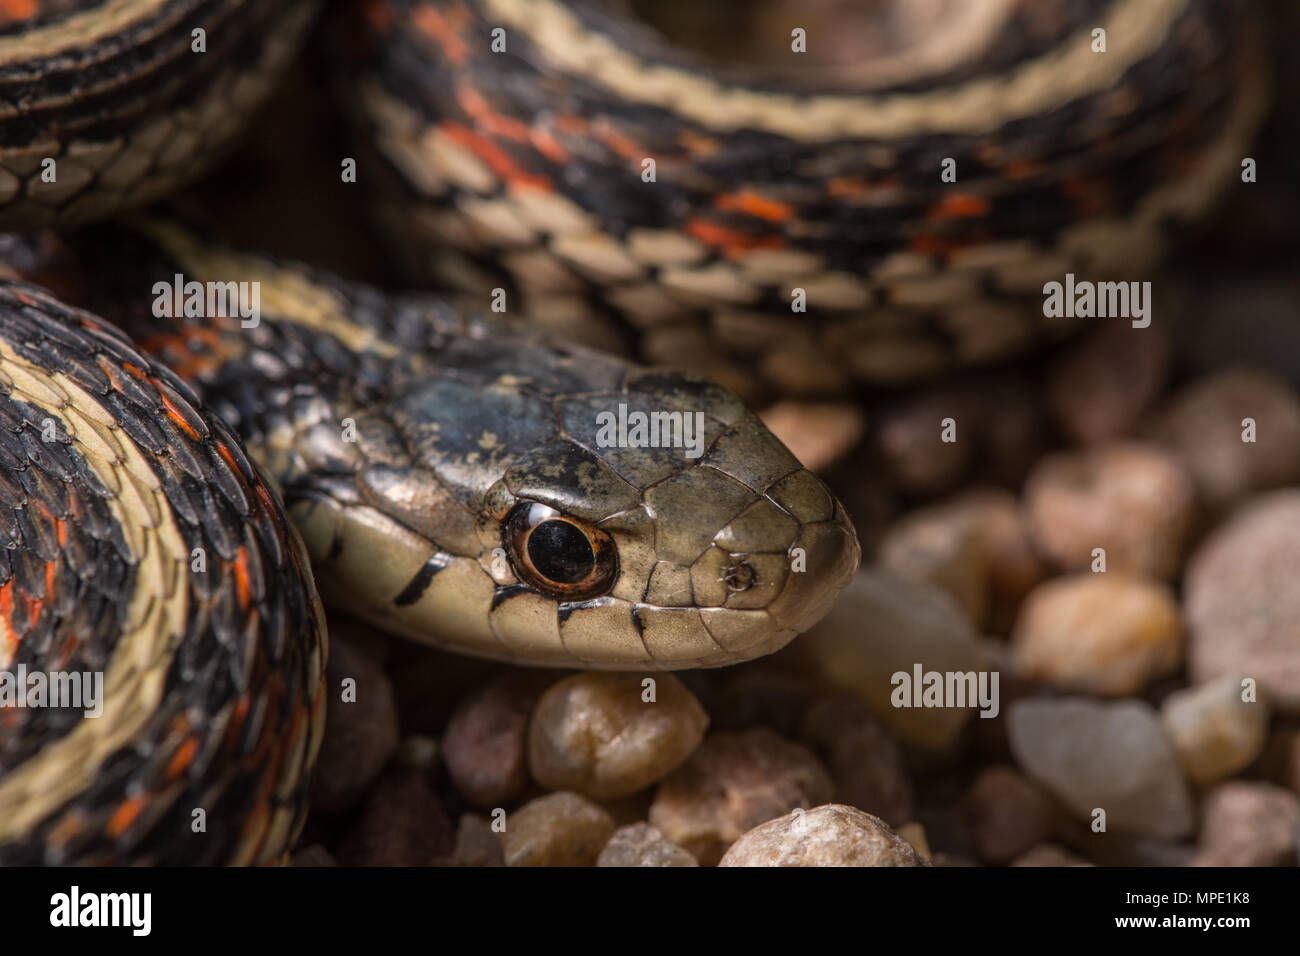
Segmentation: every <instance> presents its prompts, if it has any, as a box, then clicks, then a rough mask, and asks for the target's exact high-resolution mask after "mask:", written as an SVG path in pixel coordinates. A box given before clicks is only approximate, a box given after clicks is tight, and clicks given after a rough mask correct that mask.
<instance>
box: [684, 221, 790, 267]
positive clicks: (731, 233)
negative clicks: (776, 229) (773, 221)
mask: <svg viewBox="0 0 1300 956" xmlns="http://www.w3.org/2000/svg"><path fill="white" fill-rule="evenodd" d="M685 232H686V234H687V235H689V236H694V237H695V238H696V239H698V240H700V242H703V243H705V244H706V245H710V246H713V247H715V248H718V249H721V250H722V252H723V254H724V255H726V256H728V257H729V258H734V257H736V256H738V255H740V254H742V253H744V252H747V251H749V250H750V249H783V248H784V247H785V242H784V240H782V239H781V237H780V236H751V235H749V234H748V233H744V232H737V231H736V230H735V229H728V228H727V227H726V226H719V225H718V224H717V223H715V222H709V221H708V220H706V219H692V220H691V221H690V222H688V223H687V224H686V229H685Z"/></svg>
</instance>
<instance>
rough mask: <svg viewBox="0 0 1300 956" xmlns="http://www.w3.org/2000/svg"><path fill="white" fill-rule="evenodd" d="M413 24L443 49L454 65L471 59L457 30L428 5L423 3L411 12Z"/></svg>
mask: <svg viewBox="0 0 1300 956" xmlns="http://www.w3.org/2000/svg"><path fill="white" fill-rule="evenodd" d="M411 22H412V23H414V24H415V28H416V29H417V30H419V31H420V32H421V33H423V34H424V35H425V36H427V37H429V39H431V40H433V42H434V43H436V44H438V46H439V47H440V48H441V49H442V52H443V53H445V54H446V55H447V59H449V60H451V62H452V63H457V64H459V63H464V62H465V61H466V60H467V59H469V47H467V46H465V41H464V40H462V39H461V38H460V34H459V33H457V32H456V28H455V27H454V26H452V25H451V23H449V22H448V21H447V18H446V17H444V16H443V15H442V14H441V13H439V12H438V11H437V10H435V9H433V7H432V6H430V5H429V4H427V3H422V4H420V5H419V6H418V7H416V8H415V9H414V10H413V11H411Z"/></svg>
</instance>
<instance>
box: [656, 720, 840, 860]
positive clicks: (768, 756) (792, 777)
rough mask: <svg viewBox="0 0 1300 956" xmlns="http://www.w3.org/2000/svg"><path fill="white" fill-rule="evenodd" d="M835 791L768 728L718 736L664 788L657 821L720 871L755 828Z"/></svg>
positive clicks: (812, 761) (817, 768) (803, 755)
mask: <svg viewBox="0 0 1300 956" xmlns="http://www.w3.org/2000/svg"><path fill="white" fill-rule="evenodd" d="M832 792H833V785H832V783H831V780H830V777H829V776H828V775H827V773H826V770H825V768H824V767H822V765H821V763H820V762H819V761H818V760H817V758H816V757H814V756H813V755H812V754H811V753H809V752H808V751H807V750H806V749H805V748H803V747H801V746H799V745H798V744H795V743H791V742H790V741H788V740H785V739H783V738H781V737H779V736H777V735H776V734H775V733H773V732H772V731H770V730H767V729H766V728H758V729H756V730H749V731H745V732H744V733H730V732H726V733H715V734H711V735H710V736H709V737H707V738H705V740H704V743H703V744H702V745H701V746H700V748H699V749H698V750H696V751H695V753H694V754H692V755H691V758H690V759H689V760H687V761H686V763H685V764H683V765H682V766H681V767H679V768H678V769H677V770H676V771H674V772H673V773H672V774H671V775H670V776H669V777H668V778H667V779H666V780H664V782H663V783H661V784H660V785H659V790H658V792H657V793H656V794H655V799H654V803H653V804H651V806H650V823H652V824H653V825H654V826H655V827H657V828H658V829H659V830H660V831H661V832H662V833H663V834H664V835H665V836H666V837H667V838H668V839H669V840H671V841H672V842H674V843H676V844H678V845H679V846H682V847H684V848H685V849H686V850H687V851H688V852H690V853H691V854H692V855H693V856H694V857H695V858H696V859H697V860H699V861H700V863H702V864H704V865H705V866H712V865H713V864H715V863H717V862H718V860H720V859H721V858H722V854H723V853H724V852H726V849H727V847H729V846H730V845H731V844H732V843H734V842H735V841H736V840H737V839H738V838H739V837H740V835H741V834H743V833H745V832H746V831H747V830H751V829H753V828H754V827H756V826H757V825H758V824H760V823H764V822H766V821H768V820H771V819H773V818H775V817H778V816H780V815H781V814H783V813H789V812H790V811H791V810H793V809H795V808H796V807H799V808H805V809H806V808H808V807H813V806H817V805H818V804H822V803H826V802H828V801H829V800H830V799H831V795H832Z"/></svg>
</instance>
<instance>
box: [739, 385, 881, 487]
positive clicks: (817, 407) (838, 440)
mask: <svg viewBox="0 0 1300 956" xmlns="http://www.w3.org/2000/svg"><path fill="white" fill-rule="evenodd" d="M760 417H761V418H762V419H763V424H764V425H766V426H767V427H768V430H769V431H771V432H772V434H773V435H775V436H776V437H777V438H779V439H780V440H781V444H783V445H785V447H786V448H788V449H790V451H791V453H792V454H793V455H794V456H795V457H796V458H798V459H799V463H800V464H802V465H803V466H804V467H805V468H807V469H808V470H809V471H816V472H820V471H822V470H824V469H826V468H829V467H830V466H831V465H833V464H834V463H835V462H837V461H839V460H840V459H842V458H843V457H844V456H845V455H847V454H848V453H849V452H850V451H851V450H852V449H853V447H854V446H855V445H857V444H858V442H860V441H861V440H862V435H863V432H864V431H866V427H867V422H866V417H865V415H864V414H863V411H862V406H861V405H859V404H857V403H851V402H791V401H787V402H778V403H777V404H776V405H773V406H771V407H770V408H767V409H765V410H764V411H763V413H762V414H761V415H760Z"/></svg>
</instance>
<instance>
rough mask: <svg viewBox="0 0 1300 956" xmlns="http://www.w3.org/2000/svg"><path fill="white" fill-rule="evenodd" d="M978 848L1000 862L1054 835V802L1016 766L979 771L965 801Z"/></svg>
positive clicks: (982, 854) (987, 857)
mask: <svg viewBox="0 0 1300 956" xmlns="http://www.w3.org/2000/svg"><path fill="white" fill-rule="evenodd" d="M964 810H965V813H966V818H967V820H968V823H969V826H970V831H971V837H972V839H973V841H974V843H975V850H976V852H977V853H979V856H980V858H981V859H982V860H985V861H986V862H988V863H992V864H996V865H1001V864H1004V863H1010V862H1011V861H1012V860H1014V859H1016V858H1017V857H1020V856H1023V855H1024V854H1026V853H1028V852H1029V851H1030V850H1032V849H1033V848H1034V847H1036V846H1038V845H1039V844H1040V843H1046V842H1047V841H1048V839H1049V838H1050V837H1051V835H1052V829H1053V823H1054V822H1055V812H1054V807H1053V804H1052V801H1051V800H1050V799H1049V798H1048V797H1047V795H1046V794H1044V793H1043V792H1042V791H1041V790H1039V789H1038V787H1036V786H1034V784H1032V783H1031V782H1030V781H1028V780H1027V779H1025V777H1024V776H1023V775H1021V774H1020V773H1019V772H1018V771H1016V770H1015V769H1014V768H1013V767H1007V766H993V767H988V768H987V769H985V770H983V771H981V772H980V774H979V776H978V777H976V778H975V781H974V782H973V783H972V784H971V788H970V792H969V793H968V794H967V795H966V800H965V801H964Z"/></svg>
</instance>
